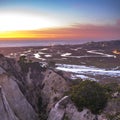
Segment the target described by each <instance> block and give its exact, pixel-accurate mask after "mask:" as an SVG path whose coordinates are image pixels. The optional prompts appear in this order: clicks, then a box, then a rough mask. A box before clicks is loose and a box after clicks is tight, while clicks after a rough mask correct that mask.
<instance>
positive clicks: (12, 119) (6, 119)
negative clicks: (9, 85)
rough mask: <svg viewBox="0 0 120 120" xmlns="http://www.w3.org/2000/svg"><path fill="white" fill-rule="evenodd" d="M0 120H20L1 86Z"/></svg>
mask: <svg viewBox="0 0 120 120" xmlns="http://www.w3.org/2000/svg"><path fill="white" fill-rule="evenodd" d="M0 120H19V119H18V118H17V117H16V115H15V114H14V112H13V111H12V109H11V108H10V106H9V103H8V101H7V99H6V97H5V93H4V91H3V90H2V87H1V86H0Z"/></svg>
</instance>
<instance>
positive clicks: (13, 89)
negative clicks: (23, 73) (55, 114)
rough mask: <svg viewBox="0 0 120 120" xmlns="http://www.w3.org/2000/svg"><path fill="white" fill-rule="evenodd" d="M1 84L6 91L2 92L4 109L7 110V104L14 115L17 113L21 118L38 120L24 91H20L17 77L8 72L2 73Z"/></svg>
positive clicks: (22, 119)
mask: <svg viewBox="0 0 120 120" xmlns="http://www.w3.org/2000/svg"><path fill="white" fill-rule="evenodd" d="M0 86H1V88H2V90H3V91H4V94H3V92H1V96H2V97H1V99H2V103H4V106H3V110H4V109H5V110H6V106H7V108H8V109H7V110H8V112H10V114H11V115H12V116H14V115H16V117H17V118H18V119H19V120H38V117H37V115H36V113H35V111H34V109H33V108H32V106H31V105H30V104H29V103H28V101H27V100H26V98H25V96H24V95H23V93H22V92H21V91H20V89H19V87H18V85H17V83H16V79H15V78H14V77H13V76H9V75H7V73H4V74H1V75H0ZM3 98H4V99H3ZM3 114H6V113H3ZM9 117H11V116H9ZM8 120H9V119H8ZM10 120H14V119H10ZM15 120H16V118H15Z"/></svg>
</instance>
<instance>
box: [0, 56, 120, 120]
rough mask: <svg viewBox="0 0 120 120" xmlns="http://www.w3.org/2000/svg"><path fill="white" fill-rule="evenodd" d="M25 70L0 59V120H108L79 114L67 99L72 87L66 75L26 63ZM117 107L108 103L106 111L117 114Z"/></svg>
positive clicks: (85, 113) (6, 59)
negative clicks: (67, 93) (66, 94)
mask: <svg viewBox="0 0 120 120" xmlns="http://www.w3.org/2000/svg"><path fill="white" fill-rule="evenodd" d="M24 68H25V70H23V69H22V67H21V66H20V65H19V64H18V62H16V61H15V60H14V59H10V58H6V57H4V56H0V120H107V119H106V117H105V115H104V114H101V115H97V116H96V115H94V114H92V113H91V112H90V110H88V109H86V108H85V109H83V111H81V112H79V111H78V110H77V108H76V106H75V105H74V103H73V102H72V101H71V99H70V98H69V97H68V96H65V93H66V92H67V91H69V89H70V85H71V84H69V82H70V81H68V80H67V75H64V74H60V73H57V72H56V71H54V70H53V69H49V68H48V69H44V68H42V67H41V66H40V64H39V63H27V64H25V66H24ZM64 96H65V97H64ZM114 103H115V102H114ZM117 103H118V102H117ZM117 103H116V106H117V105H118V104H117ZM114 106H115V105H114ZM114 106H111V104H110V103H109V104H108V106H107V107H106V111H109V113H110V112H111V111H112V112H114V111H118V110H119V106H117V107H116V109H114ZM108 109H109V110H108ZM106 113H108V112H106Z"/></svg>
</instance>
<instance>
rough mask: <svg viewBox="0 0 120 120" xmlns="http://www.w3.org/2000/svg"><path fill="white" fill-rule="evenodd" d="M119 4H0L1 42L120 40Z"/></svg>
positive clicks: (85, 0)
mask: <svg viewBox="0 0 120 120" xmlns="http://www.w3.org/2000/svg"><path fill="white" fill-rule="evenodd" d="M119 5H120V1H119V0H116V1H114V0H109V1H106V0H101V1H100V0H96V1H94V0H90V1H89V0H70V1H69V2H68V1H65V0H61V1H57V0H51V1H49V0H46V1H43V0H34V1H31V0H30V1H28V0H20V1H19V0H15V1H14V0H13V1H9V0H5V1H0V40H10V39H13V40H17V39H21V40H26V39H33V40H34V39H37V40H41V39H56V40H57V39H63V40H65V39H67V40H68V39H69V40H71V39H78V40H79V39H96V40H97V39H120V16H119V11H120V8H119Z"/></svg>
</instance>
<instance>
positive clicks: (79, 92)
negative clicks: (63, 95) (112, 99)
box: [70, 80, 107, 114]
mask: <svg viewBox="0 0 120 120" xmlns="http://www.w3.org/2000/svg"><path fill="white" fill-rule="evenodd" d="M70 96H71V99H72V101H73V102H74V103H75V105H76V106H77V108H78V110H82V109H83V108H88V109H90V110H91V112H92V113H94V114H99V113H100V112H101V111H102V110H103V109H104V107H105V106H106V103H107V96H106V94H105V90H104V89H103V87H102V86H101V85H100V84H98V83H97V82H94V81H90V80H86V81H82V82H80V83H79V84H78V85H75V86H73V87H72V88H71V91H70Z"/></svg>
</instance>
